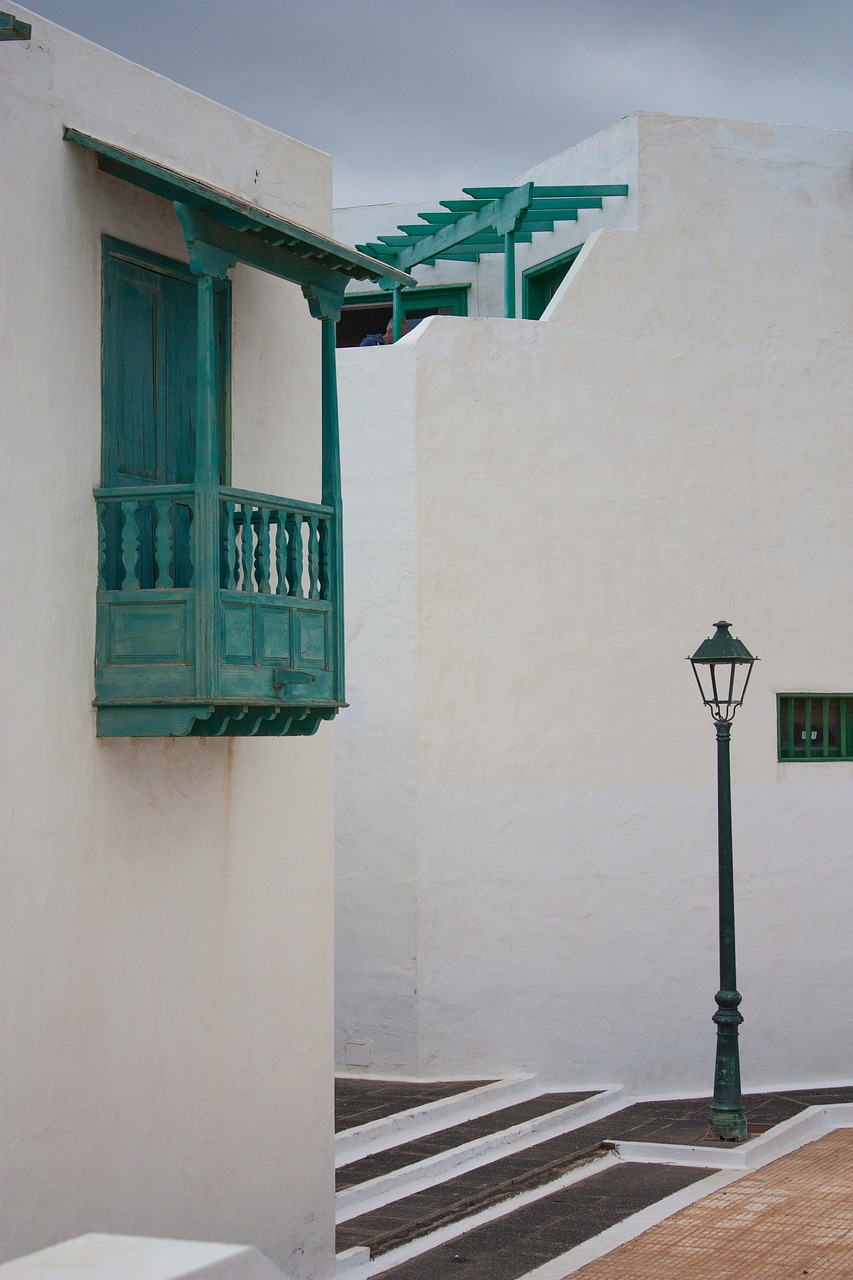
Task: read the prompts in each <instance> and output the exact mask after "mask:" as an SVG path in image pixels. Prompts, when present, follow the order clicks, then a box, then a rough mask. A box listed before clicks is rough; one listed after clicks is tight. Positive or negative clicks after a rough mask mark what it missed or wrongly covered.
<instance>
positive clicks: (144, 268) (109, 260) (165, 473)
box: [102, 241, 228, 588]
mask: <svg viewBox="0 0 853 1280" xmlns="http://www.w3.org/2000/svg"><path fill="white" fill-rule="evenodd" d="M216 297H217V301H218V307H219V346H218V351H219V362H218V363H219V367H218V369H217V406H218V410H219V419H220V430H219V467H220V483H222V482H224V480H225V476H226V474H227V470H228V452H227V440H226V431H225V427H226V422H225V417H226V415H225V409H226V400H227V395H226V391H225V376H226V366H227V346H228V342H227V340H228V332H227V329H228V296H227V291H226V290H225V289H223V290H220V291H218V292H217V294H216ZM196 330H197V285H196V282H195V279H194V278H193V277H192V276H191V275H190V273H189V270H188V269H187V268H186V267H184V266H183V265H182V264H181V263H178V262H172V261H170V260H169V259H165V258H159V257H157V256H156V255H154V254H148V253H145V252H144V251H143V250H137V249H133V248H131V247H130V246H126V245H119V244H117V243H116V242H115V241H107V242H106V251H105V259H104V346H103V358H104V417H103V452H102V484H103V485H104V487H105V488H110V489H113V488H118V489H121V488H138V487H142V486H147V485H171V484H192V482H193V478H194V475H195V427H194V417H195V407H196V405H195V401H196V364H197V360H196V352H197V336H196ZM154 518H155V516H154V510H153V507H152V508H151V509H150V510H146V509H144V508H143V509H141V510H140V511H139V513H138V515H137V523H138V527H139V535H140V552H141V554H140V561H139V569H138V571H137V576H138V578H139V583H140V587H142V588H151V587H153V586H154V582H155V580H156V566H155V539H154ZM171 519H172V525H173V540H174V552H173V554H174V565H173V569H174V583H175V586H178V587H186V586H189V585H190V581H191V577H192V566H191V561H190V523H191V519H192V517H191V512H190V508H189V506H188V505H186V504H184V505H181V504H179V503H176V504H175V505H174V506H173V507H172V512H171ZM107 540H108V553H107V563H108V574H107V585H108V586H109V587H118V586H120V582H119V581H118V575H119V574H120V572H121V570H120V563H121V562H120V558H119V555H118V550H119V541H120V529H119V516H118V512H114V514H113V527H112V528H109V529H108V530H107ZM111 578H112V581H110V579H111Z"/></svg>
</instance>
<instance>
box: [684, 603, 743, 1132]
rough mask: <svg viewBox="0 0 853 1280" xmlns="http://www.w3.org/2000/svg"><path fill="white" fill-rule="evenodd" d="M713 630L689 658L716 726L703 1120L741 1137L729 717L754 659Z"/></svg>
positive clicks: (721, 625) (725, 625) (721, 630)
mask: <svg viewBox="0 0 853 1280" xmlns="http://www.w3.org/2000/svg"><path fill="white" fill-rule="evenodd" d="M715 625H716V628H717V630H716V632H715V634H714V635H713V636H711V638H710V639H708V640H703V642H702V644H700V646H699V648H698V649H697V650H696V652H695V653H694V655H693V657H692V658H691V659H690V663H691V665H692V667H693V674H694V675H695V676H696V683H697V684H698V686H699V692H700V693H701V695H702V701H703V702H704V704H705V706H706V707H708V708H709V709H710V712H711V717H712V719H713V721H714V725H715V727H716V730H717V847H718V860H719V894H720V990H719V991H718V992H717V997H716V999H717V1012H716V1013H715V1014H714V1022H716V1024H717V1060H716V1064H715V1066H714V1099H713V1102H712V1103H711V1110H710V1112H709V1113H708V1120H709V1122H710V1125H711V1129H712V1130H713V1132H714V1133H715V1134H716V1136H717V1137H718V1138H723V1139H726V1140H727V1141H729V1142H742V1141H743V1139H744V1138H745V1137H746V1136H747V1127H746V1115H745V1113H744V1109H743V1098H742V1096H741V1091H740V1057H739V1055H738V1032H737V1029H738V1027H739V1026H740V1024H741V1023H742V1022H743V1017H742V1015H741V1013H740V1011H739V1009H738V1005H739V1004H740V1001H741V996H740V992H739V991H738V989H737V973H736V965H735V887H734V874H733V870H732V780H731V768H730V762H729V743H730V740H731V728H732V720H733V719H734V715H735V712H736V711H737V709H738V707H739V706H740V705H741V703H742V702H743V698H744V694H745V693H746V686H747V685H748V684H749V677H750V675H751V674H752V668H753V665H754V663H755V662H756V661H757V660H756V659H755V658H753V656H752V654H751V653H750V652H749V650H748V649H747V647H746V645H744V644H742V643H741V641H740V640H738V639H737V638H736V637H735V636H732V635H730V634H729V627H730V626H731V623H730V622H718V623H716V624H715Z"/></svg>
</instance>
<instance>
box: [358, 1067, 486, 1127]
mask: <svg viewBox="0 0 853 1280" xmlns="http://www.w3.org/2000/svg"><path fill="white" fill-rule="evenodd" d="M491 1083H492V1081H490V1080H415V1081H408V1080H372V1079H370V1078H369V1077H368V1078H359V1077H355V1076H338V1077H337V1078H336V1079H335V1130H336V1131H337V1132H340V1131H341V1130H342V1129H354V1128H356V1127H357V1126H358V1125H362V1124H368V1123H369V1122H370V1121H371V1120H381V1119H384V1118H385V1117H386V1116H392V1115H395V1114H396V1113H397V1112H398V1111H408V1110H409V1109H410V1108H411V1107H422V1106H424V1105H425V1104H426V1103H429V1102H436V1101H438V1100H439V1099H441V1098H450V1097H452V1096H453V1095H454V1094H455V1093H467V1092H468V1091H469V1090H471V1089H477V1088H479V1087H480V1086H481V1085H484V1084H491Z"/></svg>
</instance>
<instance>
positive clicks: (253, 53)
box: [4, 0, 853, 205]
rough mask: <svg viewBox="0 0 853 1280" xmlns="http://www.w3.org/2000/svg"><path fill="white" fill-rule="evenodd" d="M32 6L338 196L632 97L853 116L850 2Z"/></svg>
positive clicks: (465, 167) (839, 119)
mask: <svg viewBox="0 0 853 1280" xmlns="http://www.w3.org/2000/svg"><path fill="white" fill-rule="evenodd" d="M4 7H6V8H9V9H14V5H13V3H12V0H7V3H6V4H5V5H4ZM28 7H30V8H34V9H35V10H37V11H38V12H39V13H42V14H44V16H45V17H47V18H50V19H51V20H53V21H54V22H59V23H61V24H62V25H63V26H66V27H70V28H71V29H72V30H74V31H78V32H80V34H82V35H85V36H87V37H88V38H89V39H91V40H95V41H97V43H98V44H102V45H106V46H107V48H109V49H113V50H115V51H116V52H117V53H121V54H123V55H124V56H125V57H127V58H131V59H133V61H135V62H140V63H142V64H143V65H144V66H146V67H151V68H153V69H154V70H155V71H159V72H160V73H162V74H163V75H166V76H169V77H170V78H171V79H173V80H178V81H180V82H181V83H182V84H185V85H189V86H190V87H191V88H193V89H196V90H198V92H200V93H204V94H206V95H207V96H208V97H211V98H215V99H217V100H218V101H219V102H224V103H226V104H227V105H228V106H230V107H234V108H235V109H236V110H238V111H241V112H243V113H244V114H245V115H248V116H252V117H254V118H255V119H256V120H262V121H264V123H266V124H269V125H272V126H273V127H274V128H276V129H279V130H281V131H282V132H283V133H288V134H291V135H292V136H293V137H295V138H299V139H300V140H301V141H303V142H307V143H310V144H311V145H312V146H316V147H320V148H321V149H322V150H324V151H328V152H331V154H332V156H333V158H334V164H335V202H336V204H339V205H342V204H367V203H376V202H382V201H386V200H396V199H400V200H403V199H410V198H411V199H420V198H422V197H425V198H427V199H433V198H435V197H441V196H445V195H452V194H453V193H454V191H456V190H457V189H458V188H459V187H460V186H462V185H463V184H464V185H466V186H470V185H474V184H490V183H494V182H503V181H506V180H507V179H509V178H511V177H513V176H514V175H515V174H516V173H519V172H521V171H523V170H524V169H527V168H529V167H530V166H531V165H533V164H536V163H537V162H538V161H540V160H544V159H546V158H547V157H548V156H550V155H553V154H555V153H556V152H558V151H563V150H565V148H566V147H569V146H571V145H572V144H573V143H575V142H578V141H580V139H582V138H585V137H587V136H588V135H589V134H591V133H595V132H596V131H597V130H599V129H602V128H604V127H606V126H607V125H608V124H612V123H613V122H614V121H615V120H618V119H620V118H621V117H622V116H625V115H628V114H629V113H630V112H633V111H637V110H644V111H670V112H675V113H677V114H687V115H714V116H728V117H733V118H739V119H747V120H768V121H775V122H782V123H786V124H807V125H825V126H829V127H833V128H841V129H853V83H851V50H853V0H654V2H652V0H31V3H30V5H29V6H28Z"/></svg>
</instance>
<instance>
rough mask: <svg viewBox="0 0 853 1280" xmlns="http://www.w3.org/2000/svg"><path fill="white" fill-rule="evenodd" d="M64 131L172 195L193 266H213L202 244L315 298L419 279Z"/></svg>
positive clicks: (120, 172) (127, 174)
mask: <svg viewBox="0 0 853 1280" xmlns="http://www.w3.org/2000/svg"><path fill="white" fill-rule="evenodd" d="M64 135H65V138H66V139H67V140H68V141H69V142H76V143H77V144H78V146H81V147H85V148H87V150H89V151H93V152H94V153H95V155H96V156H97V158H98V168H99V169H102V170H103V172H104V173H108V174H111V175H112V176H113V177H116V178H121V179H122V180H123V181H124V182H130V183H132V184H133V185H134V186H136V187H142V188H143V189H144V190H145V191H150V192H152V193H153V194H154V195H157V196H162V198H163V199H164V200H170V201H172V203H173V204H174V205H175V209H176V212H177V214H178V216H179V218H180V221H181V226H182V228H183V231H184V235H185V237H186V240H187V247H188V250H189V254H190V265H191V267H192V268H193V270H194V271H197V272H199V273H202V272H205V271H207V270H209V262H210V259H211V255H210V254H207V255H206V256H205V254H204V252H203V250H205V249H213V250H214V251H215V252H216V253H217V254H218V255H219V263H220V267H221V266H222V264H223V263H224V264H225V265H226V266H227V265H229V264H233V262H245V263H247V264H248V265H250V266H253V267H257V268H258V270H260V271H267V272H269V273H270V274H272V275H275V276H280V277H281V278H282V279H284V280H291V281H293V282H294V283H296V284H299V285H301V286H302V288H303V291H304V292H305V294H306V297H308V300H309V303H311V302H312V300H316V297H317V293H318V291H319V293H320V294H321V295H327V296H328V297H329V298H330V299H331V298H334V297H340V296H342V294H343V291H344V289H345V288H346V286H347V284H348V283H349V281H350V280H371V281H373V282H375V283H376V284H379V285H382V286H384V287H386V288H388V287H393V286H395V285H415V284H416V283H417V281H416V280H415V279H414V278H413V277H412V276H411V275H409V274H407V272H405V271H402V270H400V269H399V268H397V267H396V266H394V264H393V263H390V262H383V261H379V260H377V259H376V258H372V257H370V256H368V255H367V254H365V253H361V252H359V250H357V249H351V248H350V247H349V246H348V245H345V244H340V243H339V242H338V241H336V240H332V239H330V238H328V237H327V236H322V235H319V234H318V233H317V232H316V231H309V230H308V228H307V227H302V226H300V225H299V224H298V223H296V222H289V221H287V220H286V219H285V218H280V217H278V216H277V215H276V214H273V213H269V212H268V211H267V210H266V209H262V208H260V207H259V206H258V205H255V204H252V203H250V202H249V201H247V200H244V199H241V197H239V196H236V195H234V194H232V193H231V192H227V191H221V190H220V189H219V188H217V187H212V186H210V185H209V184H207V183H205V182H201V181H199V179H198V178H191V177H189V175H187V174H183V173H178V172H177V171H176V170H175V169H169V168H166V166H165V165H161V164H158V163H157V162H156V161H154V160H149V159H147V158H146V157H145V156H140V155H136V154H135V153H134V152H132V151H125V150H124V149H123V148H121V147H116V146H114V145H113V144H112V143H109V142H103V141H101V140H100V139H98V138H92V137H90V136H89V135H88V134H86V133H80V132H79V131H78V130H77V129H72V128H70V127H68V126H66V127H65V130H64ZM215 273H216V272H214V274H215ZM313 309H314V308H313V306H312V310H313ZM323 314H325V311H323Z"/></svg>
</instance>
